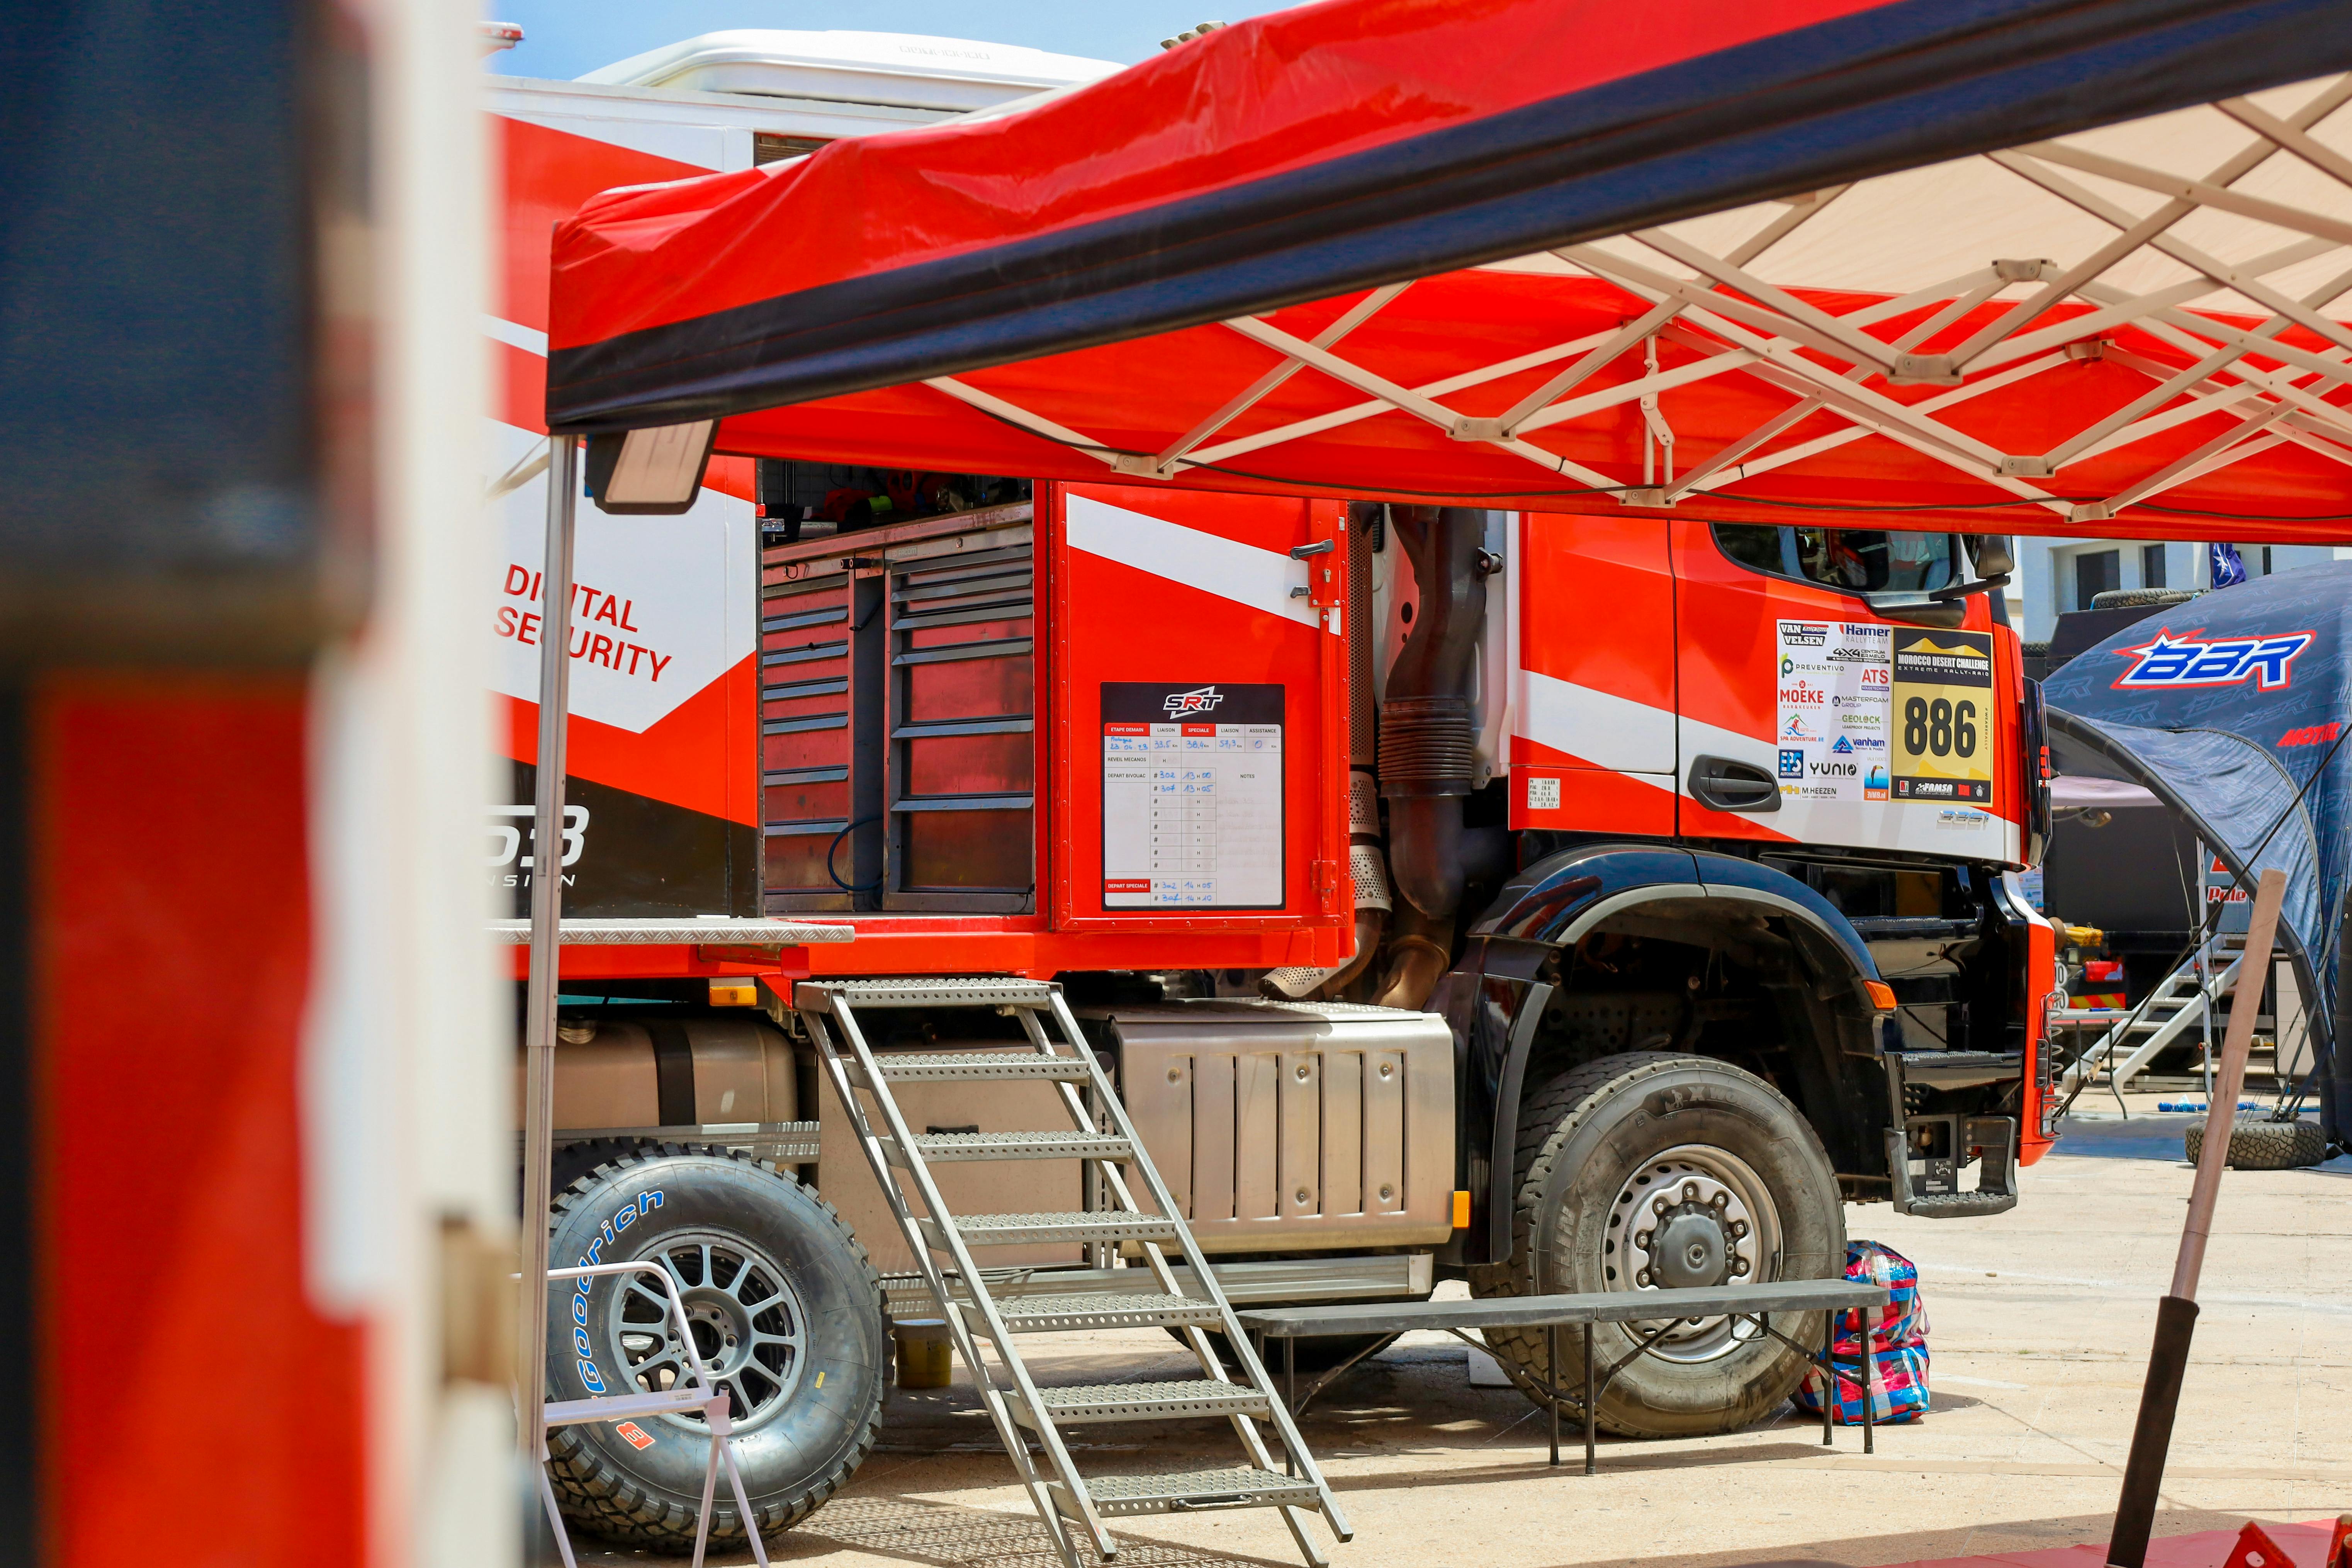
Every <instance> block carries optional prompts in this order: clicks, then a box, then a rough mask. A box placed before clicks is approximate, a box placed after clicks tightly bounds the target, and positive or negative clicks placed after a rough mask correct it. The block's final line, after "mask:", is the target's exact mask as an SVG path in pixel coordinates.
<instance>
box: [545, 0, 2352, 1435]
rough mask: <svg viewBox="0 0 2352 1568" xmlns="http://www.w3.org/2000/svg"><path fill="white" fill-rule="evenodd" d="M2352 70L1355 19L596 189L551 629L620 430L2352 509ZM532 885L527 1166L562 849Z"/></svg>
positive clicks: (994, 468)
mask: <svg viewBox="0 0 2352 1568" xmlns="http://www.w3.org/2000/svg"><path fill="white" fill-rule="evenodd" d="M2347 71H2352V7H2347V6H2345V5H2343V4H2341V0H1741V3H1738V4H1732V3H1730V0H1655V3H1654V4H1651V5H1640V6H1635V5H1623V4H1621V3H1618V0H1323V3H1321V4H1315V5H1304V6H1301V7H1299V8H1297V9H1295V10H1291V11H1286V12H1282V13H1279V14H1277V15H1274V16H1264V17H1260V18H1258V19H1256V20H1254V21H1251V22H1246V23H1243V24H1240V25H1238V26H1233V27H1230V28H1223V29H1220V30H1217V31H1214V32H1212V33H1209V34H1207V35H1205V36H1204V37H1201V38H1198V39H1195V40H1193V41H1192V42H1190V43H1187V44H1185V45H1183V46H1182V47H1179V48H1176V49H1174V50H1171V51H1170V52H1168V53H1167V54H1165V55H1163V56H1161V57H1160V58H1155V59H1152V60H1150V61H1147V62H1145V63H1144V64H1142V65H1139V66H1136V67H1134V68H1130V69H1129V70H1126V71H1123V72H1121V73H1119V74H1118V75H1117V76H1114V77H1111V78H1108V79H1104V80H1101V81H1097V82H1095V83H1091V84H1089V85H1087V86H1086V87H1083V88H1080V89H1074V90H1070V91H1067V92H1064V93H1059V94H1055V95H1049V96H1047V97H1046V98H1045V99H1044V100H1037V101H1032V102H1031V103H1030V104H1029V106H1027V107H1025V108H1022V107H1016V108H1014V109H1013V110H1011V111H1009V112H1001V113H997V114H994V115H992V116H980V117H974V118H971V119H968V120H964V121H955V122H950V123H946V124H941V125H937V126H930V127H926V128H923V129H920V130H914V131H907V132H896V133H892V134H889V135H884V136H877V137H872V138H867V139H864V140H860V141H854V142H835V143H833V144H832V145H830V146H827V147H825V148H824V149H822V150H820V151H818V152H817V153H814V154H813V155H811V156H809V157H806V158H803V159H799V160H794V161H792V162H788V163H774V164H770V165H767V166H765V167H762V168H757V169H750V170H742V171H738V172H735V173H730V174H715V175H710V176H708V177H705V178H701V179H697V180H689V181H685V182H681V183H678V184H669V185H660V186H652V187H646V188H641V189H635V190H625V191H615V192H610V193H607V194H606V195H603V196H600V197H598V198H596V199H595V200H593V201H592V202H590V203H589V204H588V205H586V206H585V207H584V208H583V210H582V211H581V213H580V214H579V215H578V216H576V217H574V218H573V219H572V220H571V221H570V222H568V223H566V224H565V225H563V226H562V227H561V228H560V229H559V231H558V234H557V237H556V242H555V247H554V273H553V280H552V290H551V293H552V298H551V331H550V334H549V336H550V346H551V353H550V354H549V364H548V420H549V426H550V428H551V430H553V431H554V432H556V435H555V437H554V438H553V446H552V447H551V465H552V471H551V485H550V489H549V497H550V510H551V519H550V521H551V528H550V530H549V546H548V570H547V573H546V577H545V581H546V584H547V588H546V604H547V606H548V621H549V625H548V627H547V629H546V630H545V632H544V633H543V635H542V646H543V647H546V648H551V649H561V648H563V647H567V646H568V642H569V639H568V637H567V635H566V633H565V631H564V629H563V616H564V614H565V610H566V609H567V607H568V604H569V592H568V587H569V581H570V574H569V563H570V551H571V537H572V508H573V506H574V504H575V502H576V498H577V491H578V482H577V479H576V477H575V476H576V468H575V467H574V460H575V456H576V445H575V442H576V437H580V436H583V435H589V436H597V435H611V434H616V433H621V432H633V433H639V434H640V436H641V437H646V438H644V439H642V440H632V441H629V442H627V443H626V444H625V449H624V450H623V451H622V452H621V453H619V454H618V455H617V459H616V460H617V462H618V464H619V469H618V470H617V471H620V472H625V473H630V474H632V475H634V476H635V477H638V478H643V477H645V476H646V475H651V476H653V477H655V478H656V479H657V478H658V477H659V475H660V473H661V471H662V470H663V469H665V468H667V469H669V470H671V471H672V473H673V474H674V475H676V474H682V475H683V479H682V483H683V485H684V487H685V491H686V493H687V494H688V495H690V493H691V488H692V482H693V479H694V478H695V476H696V474H697V472H698V463H697V462H695V461H693V460H688V461H687V462H685V463H683V464H679V463H677V462H676V461H675V460H674V459H675V458H677V456H678V455H679V454H681V453H683V454H685V455H687V456H688V458H689V459H692V458H696V457H698V455H699V454H702V453H705V452H707V451H709V449H710V448H711V447H712V445H713V444H715V446H716V447H717V449H719V450H721V451H726V452H730V453H736V454H742V455H751V456H772V457H806V458H824V459H830V460H835V461H844V460H846V461H856V462H868V463H874V464H877V465H885V466H889V467H898V468H903V467H909V466H913V467H921V468H945V469H955V470H962V471H970V472H983V473H1002V474H1020V475H1026V476H1033V477H1037V478H1047V479H1075V480H1081V481H1083V480H1087V479H1103V478H1107V477H1117V478H1120V479H1131V480H1142V481H1147V482H1148V481H1155V480H1156V481H1158V482H1161V483H1166V484H1169V485H1173V486H1179V487H1188V488H1199V489H1236V490H1248V491H1259V492H1264V491H1290V492H1304V493H1308V494H1314V495H1319V496H1355V497H1370V498H1386V499H1396V500H1424V499H1433V500H1455V501H1462V502H1469V503H1486V504H1491V505H1502V506H1515V507H1516V506H1524V507H1528V508H1533V509H1539V510H1570V511H1579V510H1584V511H1591V510H1614V509H1616V508H1619V507H1621V506H1628V505H1631V506H1641V507H1661V506H1673V507H1675V508H1678V509H1683V510H1693V511H1696V512H1699V513H1701V514H1703V515H1713V516H1725V517H1742V518H1751V519H1752V518H1759V517H1769V518H1770V519H1772V520H1774V521H1781V520H1805V519H1809V518H1810V519H1811V520H1813V521H1840V520H1847V519H1850V518H1851V517H1852V515H1853V513H1854V512H1855V511H1857V510H1859V511H1863V512H1881V513H1899V514H1903V515H1904V516H1906V518H1907V519H1908V520H1909V521H1912V522H1913V523H1914V524H1915V525H1916V526H1919V527H1925V528H1936V529H1944V528H1957V529H1966V530H1969V531H1997V532H2026V533H2048V534H2075V533H2109V534H2116V535H2136V536H2148V535H2165V534H2170V535H2173V536H2176V537H2178V536H2184V535H2185V536H2189V537H2203V536H2206V535H2209V534H2221V535H2222V536H2224V537H2228V538H2231V539H2237V540H2276V541H2312V540H2334V539H2337V538H2344V537H2352V395H2347V392H2346V384H2347V381H2352V329H2348V328H2347V326H2346V325H2345V324H2344V323H2343V321H2341V320H2339V319H2338V317H2336V315H2332V314H2330V311H2331V310H2334V309H2336V304H2337V300H2338V298H2339V296H2341V295H2343V294H2344V293H2345V292H2346V291H2347V289H2352V114H2344V113H2339V110H2341V109H2342V107H2343V106H2344V105H2346V104H2347V102H2352V79H2330V76H2331V75H2332V73H2338V72H2347ZM633 462H634V463H635V467H634V468H633V467H632V465H633ZM596 466H597V465H595V464H593V463H592V465H591V467H592V468H595V467H596ZM608 483H609V481H608ZM656 488H658V487H656ZM613 499H614V498H613V497H612V496H611V495H610V494H606V495H604V496H601V497H600V500H605V501H610V500H613ZM641 510H642V509H641ZM1883 525H1884V524H1883V521H1882V526H1883ZM566 664H567V661H566V660H564V659H563V658H561V657H560V656H550V657H546V658H543V672H542V680H541V708H540V720H541V729H540V735H541V741H540V750H539V761H540V767H539V773H538V777H539V798H538V802H537V817H538V841H539V842H540V843H542V844H551V843H553V842H555V839H556V837H557V828H556V825H557V823H558V821H559V820H560V818H561V816H562V781H563V767H562V741H563V716H564V708H565V703H564V691H565V681H564V674H565V666H566ZM533 892H534V897H533V900H532V941H531V979H530V1043H531V1046H532V1047H533V1048H532V1051H531V1061H532V1075H531V1080H530V1098H529V1100H528V1102H527V1104H526V1107H525V1117H526V1127H527V1130H528V1134H529V1135H528V1137H527V1141H526V1148H527V1151H528V1154H527V1158H528V1161H529V1165H528V1168H527V1170H526V1179H527V1181H528V1182H533V1183H535V1184H539V1185H543V1183H544V1180H545V1167H546V1163H547V1152H548V1137H547V1133H548V1116H549V1106H548V1101H547V1085H548V1077H547V1074H546V1072H545V1070H544V1068H545V1062H544V1058H545V1056H546V1053H547V1050H548V1047H550V1046H551V1041H552V1026H553V1019H554V1000H555V984H556V971H555V963H554V960H555V952H556V949H555V934H556V925H557V917H558V914H559V909H560V900H561V886H560V882H559V881H558V880H557V879H546V880H545V881H544V882H543V883H541V884H540V885H538V886H535V887H534V889H533ZM541 1195H542V1196H543V1194H541ZM528 1231H529V1234H530V1237H531V1238H532V1244H533V1245H532V1251H533V1253H534V1254H535V1255H536V1256H534V1257H533V1258H530V1261H529V1263H528V1264H527V1270H528V1271H527V1273H526V1278H527V1279H535V1278H538V1277H539V1276H540V1275H541V1274H542V1273H543V1271H544V1268H545V1257H544V1250H545V1245H546V1234H545V1231H544V1230H543V1229H542V1228H541V1227H539V1226H530V1227H528ZM542 1326H543V1325H542ZM527 1338H530V1339H532V1340H535V1339H536V1334H535V1333H529V1332H528V1331H527ZM526 1363H527V1365H528V1367H529V1371H528V1373H527V1374H526V1390H527V1392H526V1401H527V1403H526V1408H528V1407H529V1405H530V1404H532V1403H536V1401H537V1398H538V1389H537V1386H536V1381H537V1376H538V1373H539V1363H538V1361H537V1358H535V1357H527V1358H526ZM526 1425H528V1424H526Z"/></svg>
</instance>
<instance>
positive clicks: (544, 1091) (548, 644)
mask: <svg viewBox="0 0 2352 1568" xmlns="http://www.w3.org/2000/svg"><path fill="white" fill-rule="evenodd" d="M579 453H580V446H579V443H578V441H577V440H576V439H574V438H573V437H569V436H551V437H549V438H548V453H547V562H546V567H545V575H544V576H543V578H542V580H541V591H540V616H541V622H540V632H539V748H538V751H537V752H536V756H537V758H538V769H539V779H538V786H539V787H538V790H537V792H536V796H535V799H534V801H533V805H532V822H533V827H532V833H531V845H530V851H531V869H530V985H529V1005H528V1008H527V1009H526V1012H525V1015H524V1020H525V1021H524V1025H523V1049H524V1059H525V1063H526V1066H525V1068H524V1078H523V1155H522V1237H523V1244H522V1315H521V1317H520V1319H519V1320H518V1321H517V1322H516V1333H515V1349H516V1360H517V1363H518V1364H517V1366H516V1369H515V1372H516V1377H515V1386H516V1388H517V1389H518V1390H519V1391H520V1392H519V1394H518V1396H517V1399H516V1403H515V1426H516V1432H517V1438H518V1441H519V1442H520V1447H521V1451H522V1457H523V1462H524V1464H526V1465H529V1466H537V1465H541V1464H543V1463H545V1461H546V1458H547V1434H546V1431H545V1429H544V1428H543V1427H541V1425H540V1422H539V1410H540V1406H541V1405H542V1404H543V1403H544V1402H545V1400H546V1397H547V1207H548V1203H549V1201H550V1196H551V1194H549V1192H548V1184H549V1182H550V1180H551V1174H550V1167H551V1165H552V1163H553V1158H554V1152H553V1148H552V1145H553V1142H554V1125H553V1124H554V1120H555V1104H554V1100H555V997H556V982H557V975H556V961H557V956H558V953H559V951H560V950H559V948H558V946H557V941H556V939H557V934H558V931H559V930H560V927H561V922H562V918H563V866H562V861H563V764H564V756H563V742H564V739H565V727H566V726H565V721H566V720H567V719H568V718H569V717H570V716H571V706H572V660H571V659H570V658H566V657H565V656H566V655H567V654H568V653H569V652H570V651H571V647H572V533H573V528H574V524H575V522H576V521H577V513H578V510H579V504H580V471H579ZM550 860H553V861H554V862H555V865H554V866H553V867H550V866H549V865H548V862H549V861H550ZM551 870H552V872H553V873H554V874H553V875H548V874H547V873H548V872H549V871H551Z"/></svg>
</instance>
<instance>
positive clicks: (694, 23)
mask: <svg viewBox="0 0 2352 1568" xmlns="http://www.w3.org/2000/svg"><path fill="white" fill-rule="evenodd" d="M487 5H488V10H487V12H486V13H485V14H486V15H488V16H490V17H493V18H495V19H496V20H498V21H501V22H515V23H520V25H521V26H522V30H523V41H522V43H521V45H520V47H516V48H514V49H512V50H510V51H509V52H507V53H504V54H499V55H493V56H492V57H490V59H489V62H488V64H489V68H490V69H491V70H494V71H497V72H499V73H500V74H501V75H508V76H535V77H555V78H571V77H576V76H579V75H581V74H582V73H583V72H585V71H592V70H594V69H595V68H597V67H599V66H604V65H610V64H612V62H614V60H618V59H625V58H628V57H629V56H631V55H634V54H639V53H642V52H643V51H645V50H646V49H650V48H654V47H658V46H660V45H662V44H669V43H675V42H677V40H678V39H680V38H690V37H693V36H694V35H695V34H697V33H712V32H718V31H719V30H720V29H722V28H727V27H799V28H808V29H812V30H821V29H824V28H828V27H838V28H850V29H856V30H857V31H861V32H871V33H931V34H935V35H938V36H940V37H950V38H980V39H984V40H986V41H988V42H990V43H998V44H1025V45H1027V46H1028V47H1031V48H1034V49H1051V50H1053V51H1054V52H1055V53H1056V54H1064V55H1084V56H1087V57H1088V58H1094V59H1102V60H1118V61H1119V62H1120V63H1122V64H1129V65H1131V64H1133V63H1134V62H1135V61H1137V60H1139V59H1141V58H1144V57H1145V56H1146V55H1148V54H1150V53H1151V52H1152V51H1153V50H1155V49H1157V48H1158V47H1160V39H1162V38H1165V37H1173V36H1174V35H1175V34H1177V33H1179V32H1181V31H1182V30H1183V29H1184V28H1186V27H1189V26H1192V24H1194V23H1195V22H1200V21H1204V20H1212V19H1213V20H1216V21H1220V22H1234V21H1239V20H1240V19H1241V18H1242V17H1244V16H1261V15H1263V14H1264V13H1265V12H1268V11H1276V10H1280V9H1282V6H1280V5H1260V4H1254V3H1251V0H1009V3H999V4H994V5H985V4H981V3H980V0H860V3H859V4H856V5H840V4H837V3H836V4H832V5H818V4H814V3H813V0H487Z"/></svg>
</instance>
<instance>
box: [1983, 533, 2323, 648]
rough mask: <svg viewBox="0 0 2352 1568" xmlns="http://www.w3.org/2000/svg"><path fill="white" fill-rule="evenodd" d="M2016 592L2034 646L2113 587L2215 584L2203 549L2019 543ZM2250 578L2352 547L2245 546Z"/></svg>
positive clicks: (2134, 542)
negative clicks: (2063, 618) (2064, 618)
mask: <svg viewBox="0 0 2352 1568" xmlns="http://www.w3.org/2000/svg"><path fill="white" fill-rule="evenodd" d="M2016 543H2017V573H2016V575H2015V576H2014V577H2013V578H2012V579H2011V583H2010V586H2009V608H2010V615H2011V621H2012V624H2015V625H2017V626H2019V627H2020V628H2021V636H2023V637H2024V638H2025V640H2026V641H2028V642H2042V641H2046V640H2047V639H2048V638H2049V637H2050V633H2051V629H2052V628H2053V626H2055V625H2056V624H2057V620H2058V617H2059V616H2062V615H2063V614H2065V613H2066V612H2067V611H2069V610H2087V609H2089V608H2090V607H2091V596H2092V595H2095V594H2102V593H2105V592H2106V591H2107V590H2108V589H2110V588H2203V587H2207V586H2209V585H2210V580H2209V577H2208V575H2207V564H2206V560H2207V558H2206V551H2205V546H2204V545H2203V544H2201V543H2195V542H2181V541H2179V540H2172V541H2163V540H2152V539H2020V540H2018V541H2017V542H2016ZM2238 553H2239V555H2240V556H2241V557H2242V558H2243V559H2244V561H2245V563H2246V575H2247V576H2249V577H2266V576H2269V575H2270V574H2272V573H2273V572H2285V571H2289V570H2291V569H2293V568H2294V567H2297V566H2309V565H2312V564H2314V563H2317V562H2321V561H2336V560H2341V559H2346V558H2352V546H2347V545H2327V544H2241V545H2239V546H2238Z"/></svg>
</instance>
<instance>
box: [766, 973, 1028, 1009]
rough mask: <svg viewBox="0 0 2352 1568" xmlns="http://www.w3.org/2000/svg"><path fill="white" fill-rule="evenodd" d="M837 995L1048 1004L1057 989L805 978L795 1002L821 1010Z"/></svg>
mask: <svg viewBox="0 0 2352 1568" xmlns="http://www.w3.org/2000/svg"><path fill="white" fill-rule="evenodd" d="M835 997H839V998H840V999H841V1000H842V1001H844V1002H846V1003H848V1004H849V1005H851V1006H852V1007H1045V1006H1050V1005H1052V1004H1053V1000H1054V988H1053V987H1052V986H1051V985H1048V984H1045V982H1044V981H1040V980H803V981H802V982H801V983H800V984H799V985H797V986H796V987H794V988H793V1005H794V1006H796V1007H807V1008H813V1009H821V1008H824V1007H826V1006H829V1005H831V1004H832V1002H833V1000H834V999H835Z"/></svg>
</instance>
